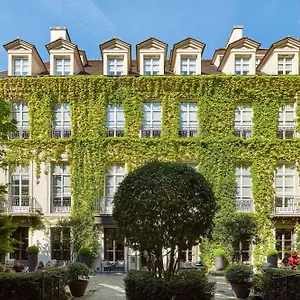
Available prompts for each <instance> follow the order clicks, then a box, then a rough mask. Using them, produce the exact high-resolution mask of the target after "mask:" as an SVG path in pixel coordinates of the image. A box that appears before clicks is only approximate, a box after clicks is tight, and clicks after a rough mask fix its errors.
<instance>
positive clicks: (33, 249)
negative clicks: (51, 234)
mask: <svg viewBox="0 0 300 300" xmlns="http://www.w3.org/2000/svg"><path fill="white" fill-rule="evenodd" d="M26 252H27V253H28V254H38V253H39V252H40V249H39V247H38V246H36V245H33V246H29V247H27V249H26Z"/></svg>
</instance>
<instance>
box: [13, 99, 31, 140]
mask: <svg viewBox="0 0 300 300" xmlns="http://www.w3.org/2000/svg"><path fill="white" fill-rule="evenodd" d="M11 118H12V119H13V120H16V121H17V125H16V127H17V130H16V131H15V132H11V133H10V138H11V139H16V138H24V139H28V138H29V131H28V129H29V107H28V103H27V102H23V101H18V102H12V110H11Z"/></svg>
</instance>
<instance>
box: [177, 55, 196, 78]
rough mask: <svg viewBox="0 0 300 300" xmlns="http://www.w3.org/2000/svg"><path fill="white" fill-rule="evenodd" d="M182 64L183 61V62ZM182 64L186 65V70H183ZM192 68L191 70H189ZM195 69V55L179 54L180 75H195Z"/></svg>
mask: <svg viewBox="0 0 300 300" xmlns="http://www.w3.org/2000/svg"><path fill="white" fill-rule="evenodd" d="M185 61H186V63H185V64H183V62H185ZM183 66H185V67H186V70H187V71H183V70H182V69H183ZM191 69H193V70H191ZM196 70H197V58H196V57H187V56H181V57H180V75H195V74H196Z"/></svg>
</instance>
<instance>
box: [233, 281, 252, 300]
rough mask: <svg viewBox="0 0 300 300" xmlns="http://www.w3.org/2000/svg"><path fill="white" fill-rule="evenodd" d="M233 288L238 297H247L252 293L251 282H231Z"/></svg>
mask: <svg viewBox="0 0 300 300" xmlns="http://www.w3.org/2000/svg"><path fill="white" fill-rule="evenodd" d="M230 285H231V288H232V290H233V292H234V294H235V297H236V298H241V299H246V298H248V296H249V294H250V288H251V286H252V285H251V283H250V282H245V283H234V282H230Z"/></svg>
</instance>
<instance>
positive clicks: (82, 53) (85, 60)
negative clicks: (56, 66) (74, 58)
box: [78, 50, 88, 66]
mask: <svg viewBox="0 0 300 300" xmlns="http://www.w3.org/2000/svg"><path fill="white" fill-rule="evenodd" d="M78 51H79V55H80V58H81V61H82V64H83V66H86V65H87V64H88V60H87V57H86V53H85V50H78Z"/></svg>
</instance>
